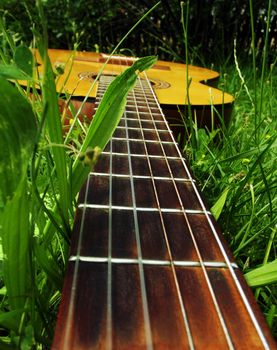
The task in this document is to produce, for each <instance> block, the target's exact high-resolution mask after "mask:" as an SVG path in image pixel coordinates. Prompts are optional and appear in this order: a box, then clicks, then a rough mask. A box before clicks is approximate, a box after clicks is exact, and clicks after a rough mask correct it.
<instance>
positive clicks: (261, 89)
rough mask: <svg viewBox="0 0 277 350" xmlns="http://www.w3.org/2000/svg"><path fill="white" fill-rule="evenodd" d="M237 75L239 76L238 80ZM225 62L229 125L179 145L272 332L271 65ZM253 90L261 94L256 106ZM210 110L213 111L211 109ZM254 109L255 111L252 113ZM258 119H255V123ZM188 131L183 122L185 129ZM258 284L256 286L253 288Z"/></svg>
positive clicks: (274, 124) (275, 279) (276, 207)
mask: <svg viewBox="0 0 277 350" xmlns="http://www.w3.org/2000/svg"><path fill="white" fill-rule="evenodd" d="M242 77H243V81H242ZM255 83H256V84H254V81H253V75H252V68H247V67H246V68H244V69H241V70H240V71H238V67H237V68H236V67H230V68H229V69H228V73H226V74H225V75H224V79H222V81H221V83H220V85H221V87H224V88H225V89H226V90H227V91H228V92H231V93H233V95H234V96H235V103H234V106H233V113H232V118H231V121H230V123H229V125H225V124H224V123H223V125H221V128H220V129H217V130H207V129H199V128H197V125H195V124H194V126H193V132H194V140H197V142H194V143H193V144H192V142H191V140H192V138H191V134H189V135H187V138H186V139H187V140H189V142H186V143H185V144H184V145H183V149H184V152H185V153H186V154H187V156H188V157H189V163H190V165H191V167H192V171H193V173H194V175H195V176H196V178H197V180H198V182H199V186H200V188H201V190H202V191H203V193H204V196H205V197H206V199H207V201H208V202H209V204H210V206H211V207H212V212H213V213H214V215H215V216H216V217H217V219H218V221H219V223H220V225H221V227H222V229H223V232H224V235H225V237H226V239H227V241H228V242H229V244H230V246H231V249H232V251H233V253H234V255H235V258H236V260H237V262H238V263H239V266H240V268H241V269H242V271H243V272H244V273H245V274H246V278H247V281H248V283H249V284H250V285H251V286H252V287H253V288H254V291H255V293H256V297H257V299H258V302H259V303H260V305H261V307H262V310H263V312H264V314H265V316H266V318H267V320H268V323H269V326H270V327H271V328H272V331H273V333H274V334H275V335H276V332H277V329H276V323H277V313H276V311H277V310H276V303H277V288H276V284H277V269H276V261H277V260H276V258H277V257H276V225H277V216H276V212H277V196H276V194H277V168H276V158H277V118H276V115H277V102H276V99H275V98H274V91H276V88H277V75H276V70H275V67H273V66H270V67H268V69H267V70H266V74H264V76H263V75H262V74H261V72H260V71H259V70H258V71H257V76H256V81H255ZM255 95H256V96H258V97H259V99H262V101H260V100H258V101H257V102H258V105H262V108H261V110H259V111H257V110H256V109H255V106H254V102H253V101H254V99H255ZM215 113H216V111H215ZM255 113H259V115H258V116H255ZM257 120H258V122H257ZM186 130H189V125H188V127H187V128H186ZM256 287H257V288H258V289H257V288H256Z"/></svg>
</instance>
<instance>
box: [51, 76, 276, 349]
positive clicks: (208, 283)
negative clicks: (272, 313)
mask: <svg viewBox="0 0 277 350" xmlns="http://www.w3.org/2000/svg"><path fill="white" fill-rule="evenodd" d="M105 85H106V83H105V81H104V82H103V89H100V93H99V95H100V96H99V97H98V99H101V95H102V93H101V92H102V91H103V90H104V88H105ZM144 94H145V95H148V96H147V103H148V104H151V108H150V109H149V110H148V112H147V111H146V110H145V109H144V108H143V107H141V108H137V104H138V103H140V104H144V105H145V102H146V101H143V99H144V98H143V95H144ZM135 111H136V112H135ZM275 348H276V346H275V343H274V340H273V338H272V337H271V335H270V332H269V330H268V328H267V326H266V324H265V321H264V319H263V316H262V315H261V312H260V311H259V309H258V307H257V305H256V303H255V300H254V298H253V295H252V293H251V291H250V290H249V288H248V287H247V285H246V283H245V281H244V280H243V277H242V275H241V273H240V271H239V269H238V267H237V265H236V264H235V261H234V258H233V256H232V254H231V252H230V251H229V248H228V247H227V245H226V243H225V241H224V239H223V237H222V234H221V232H220V230H219V229H218V227H217V224H216V223H215V221H214V219H213V218H212V216H211V214H210V213H209V211H208V210H207V209H206V207H205V206H204V203H203V200H202V199H201V197H200V196H199V193H198V191H197V188H196V186H195V182H194V180H193V178H192V177H191V175H190V174H189V171H188V169H187V166H186V164H185V162H184V160H183V159H182V158H181V156H180V152H179V151H178V148H177V146H176V144H175V143H174V139H173V138H172V136H171V133H170V131H169V129H168V126H167V124H166V122H165V120H164V118H163V116H162V114H161V112H160V110H159V107H158V105H157V103H156V101H155V98H154V95H153V94H152V92H151V89H149V88H148V87H147V84H146V85H145V84H144V83H143V92H142V91H141V86H140V84H138V86H137V88H136V89H135V92H134V93H132V94H131V95H130V97H129V99H128V104H127V110H126V112H125V113H124V116H123V118H122V120H121V122H120V125H119V127H118V128H117V130H116V131H115V134H114V135H113V138H112V140H111V142H110V143H109V144H108V145H107V147H106V149H105V151H104V152H103V155H102V158H101V160H100V161H99V163H98V164H97V166H96V168H95V169H94V173H92V174H91V175H90V177H89V179H88V183H87V184H85V186H84V187H83V189H82V191H81V192H80V195H79V206H78V209H77V212H76V219H75V225H74V231H73V236H72V246H71V253H70V261H69V265H68V271H67V274H66V278H65V283H64V288H63V296H62V302H61V306H60V310H59V316H58V321H57V328H56V333H55V339H54V343H53V347H52V349H53V350H81V349H82V350H83V349H86V350H87V349H126V350H127V349H128V350H129V349H139V350H140V349H148V350H149V349H159V350H160V349H161V350H162V349H203V350H206V349H211V350H214V349H217V350H221V349H222V350H223V349H224V350H225V349H245V350H246V349H247V350H248V349H257V350H258V349H275Z"/></svg>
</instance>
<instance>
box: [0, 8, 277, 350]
mask: <svg viewBox="0 0 277 350" xmlns="http://www.w3.org/2000/svg"><path fill="white" fill-rule="evenodd" d="M39 3H40V2H39ZM250 3H251V1H250ZM269 3H271V2H269ZM183 10H184V16H185V17H186V20H183V22H182V24H183V28H184V30H185V43H186V44H185V47H186V60H187V61H188V60H189V52H188V50H189V48H188V42H187V40H188V37H189V23H188V18H189V16H188V11H189V8H188V5H187V7H186V9H185V8H183ZM185 11H187V12H185ZM39 13H40V18H41V23H42V28H41V30H42V32H43V33H44V34H43V36H41V35H39V34H38V33H37V32H36V33H35V45H36V46H37V47H38V48H39V51H40V54H41V56H42V59H43V61H44V73H43V77H42V78H41V79H38V78H37V77H36V75H35V74H34V73H35V70H36V69H37V67H36V62H34V61H33V59H32V56H31V54H30V51H29V50H28V48H27V47H25V46H24V45H19V43H18V35H14V36H11V35H10V32H9V31H8V30H6V28H5V26H4V25H3V23H0V25H1V31H2V37H1V39H2V47H1V49H0V57H1V65H0V93H1V100H0V117H1V119H0V156H1V164H0V178H1V195H0V219H1V226H0V234H1V245H0V247H1V249H2V250H0V262H1V265H0V278H1V279H0V283H1V285H0V287H1V289H0V348H1V349H4V350H5V349H31V348H34V349H42V348H45V349H46V348H48V347H49V346H50V344H51V340H52V336H53V331H54V323H55V318H56V311H57V306H58V304H59V301H60V293H61V287H62V281H63V276H64V270H65V264H66V261H67V253H68V243H69V241H70V229H71V225H72V218H73V215H74V206H75V197H76V194H77V192H78V190H79V188H80V186H81V184H82V182H83V181H84V179H85V177H86V174H87V173H88V172H89V169H90V167H89V166H85V165H84V164H83V163H82V162H81V160H80V159H86V161H88V162H87V163H88V164H89V165H92V163H93V162H94V161H95V160H96V159H95V158H91V157H90V155H91V151H90V150H89V152H87V150H88V147H89V146H90V147H92V148H93V147H95V146H99V142H97V138H99V139H102V136H103V133H102V131H101V129H103V128H105V129H106V126H103V125H104V124H105V119H104V118H103V115H104V113H102V114H101V108H99V110H100V112H99V114H98V116H99V115H100V116H99V117H97V119H96V120H98V121H99V124H98V123H96V124H98V126H97V127H95V123H94V124H91V125H92V127H90V126H87V127H85V130H84V128H83V127H81V126H80V125H79V124H78V115H79V112H80V110H79V111H75V112H74V111H73V113H74V115H75V118H74V122H73V124H72V127H71V129H70V131H69V133H67V135H66V137H65V134H64V133H63V125H62V122H61V114H62V113H60V111H59V107H58V96H57V94H56V87H55V79H58V74H59V73H58V72H57V71H55V72H53V71H52V69H51V67H50V65H49V61H48V58H47V55H46V49H47V47H46V42H47V32H46V28H45V27H46V25H45V20H44V17H43V13H42V10H41V7H39ZM269 17H270V16H269ZM252 22H253V23H252V36H253V38H252V39H253V40H252V42H253V45H252V52H253V60H252V63H251V66H252V68H249V67H246V68H242V67H241V66H240V62H239V58H237V57H236V55H235V58H234V64H233V66H231V67H227V68H226V67H225V68H224V71H225V74H223V78H222V79H221V82H220V87H221V88H222V89H224V90H226V91H228V92H231V93H233V94H234V96H235V98H236V102H235V104H234V111H233V115H232V119H231V121H230V123H229V125H225V123H224V118H223V116H222V115H219V114H218V112H217V111H216V109H215V108H214V107H213V106H212V107H211V108H212V115H217V116H218V117H219V119H220V120H221V128H220V129H212V130H207V129H200V128H198V126H197V124H196V123H195V122H194V120H193V114H192V113H191V111H190V113H189V115H188V116H186V117H187V118H188V120H189V123H188V124H187V125H186V128H185V130H187V132H188V134H187V138H186V140H187V141H186V143H185V144H184V145H183V150H184V152H185V153H186V155H187V157H188V158H189V162H190V165H191V167H192V169H193V172H194V175H195V176H196V178H197V180H198V182H199V184H200V187H201V189H202V191H203V192H204V195H205V197H206V199H207V200H208V202H209V203H210V205H211V207H212V211H213V213H214V215H215V216H216V217H217V218H218V219H219V222H220V224H221V226H222V228H223V231H224V234H225V237H226V238H227V240H228V241H229V243H230V245H231V248H232V250H233V252H234V254H235V257H236V259H237V261H238V263H239V265H240V267H241V269H242V271H243V272H244V273H245V277H246V279H247V281H248V283H249V284H250V286H252V287H253V288H254V289H255V295H256V298H257V300H258V301H259V303H260V305H261V308H262V310H263V312H264V314H265V316H266V319H267V321H268V324H269V326H270V327H271V328H272V331H273V333H275V335H276V332H277V331H276V317H277V316H276V315H277V312H276V300H277V291H276V282H277V276H276V271H277V266H276V265H277V263H276V239H275V237H276V209H277V208H276V201H277V200H276V176H277V174H276V130H277V127H276V126H277V125H276V123H277V120H276V119H277V118H276V114H277V106H276V98H274V91H276V88H277V86H276V85H277V81H276V79H277V77H276V69H275V64H276V62H273V63H272V65H271V66H268V65H267V62H268V61H267V52H266V49H265V50H264V59H263V63H262V65H261V68H260V67H257V66H258V65H257V63H256V59H255V57H256V55H255V38H254V34H253V32H254V31H253V26H254V21H252ZM267 32H268V31H267ZM266 41H267V40H266V38H265V42H266ZM35 45H34V44H33V46H35ZM230 61H231V60H230V59H229V62H230ZM152 62H153V60H152V59H150V60H148V61H142V63H141V64H142V65H143V68H146V67H147V66H148V64H151V63H152ZM140 68H141V67H140ZM141 69H142V68H141ZM130 77H131V80H132V81H133V78H134V75H133V74H131V75H130ZM7 78H13V79H15V80H17V79H28V85H27V88H26V89H22V88H21V87H20V86H19V84H16V85H15V86H12V85H11V84H10V83H8V82H7ZM122 80H123V82H121V83H122V84H123V85H120V87H119V88H116V89H114V91H113V92H110V96H108V97H107V98H110V99H114V98H115V97H116V93H122V96H121V100H122V105H121V107H120V108H123V105H124V98H125V97H124V96H125V95H126V93H127V91H125V92H124V93H123V92H122V91H123V88H122V86H124V85H125V83H126V76H125V78H123V79H122ZM121 83H120V82H117V83H116V84H121ZM187 84H189V81H187ZM131 86H132V83H130V84H129V85H128V89H129V88H131ZM115 90H116V91H117V92H115ZM67 102H68V103H69V104H70V96H69V97H68V100H67ZM104 105H105V104H104ZM104 105H103V106H104ZM120 108H119V109H120ZM103 109H104V107H103ZM119 109H118V110H110V111H107V113H111V114H113V115H114V116H115V117H116V119H117V118H118V117H119V114H120V113H119V112H120V111H119ZM115 125H116V120H114V125H113V127H112V128H114V127H115ZM111 132H112V129H111V130H110V131H109V132H108V135H107V136H106V138H105V140H104V141H103V144H102V145H101V148H102V147H103V146H104V143H105V142H107V140H108V138H109V135H110V134H111ZM80 135H81V137H80ZM94 151H95V148H94ZM80 154H81V155H82V157H81V158H80V157H79V155H80ZM93 154H94V157H96V158H97V152H96V153H95V152H94V153H93ZM15 218H16V220H15Z"/></svg>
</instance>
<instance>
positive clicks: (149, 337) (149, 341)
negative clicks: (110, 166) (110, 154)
mask: <svg viewBox="0 0 277 350" xmlns="http://www.w3.org/2000/svg"><path fill="white" fill-rule="evenodd" d="M124 114H125V112H124ZM125 126H126V135H127V139H128V137H129V133H128V128H127V120H125ZM127 149H128V162H129V171H130V185H131V195H132V202H133V215H134V225H135V236H136V244H137V253H138V260H139V264H138V267H139V276H140V285H141V297H142V306H143V317H144V329H145V337H146V346H147V349H148V350H153V340H152V334H151V326H150V316H149V308H148V301H147V294H146V285H145V277H144V269H143V265H142V262H141V260H142V254H141V243H140V236H139V226H138V216H137V211H136V198H135V187H134V180H133V178H132V176H133V169H132V161H131V156H130V144H129V142H127Z"/></svg>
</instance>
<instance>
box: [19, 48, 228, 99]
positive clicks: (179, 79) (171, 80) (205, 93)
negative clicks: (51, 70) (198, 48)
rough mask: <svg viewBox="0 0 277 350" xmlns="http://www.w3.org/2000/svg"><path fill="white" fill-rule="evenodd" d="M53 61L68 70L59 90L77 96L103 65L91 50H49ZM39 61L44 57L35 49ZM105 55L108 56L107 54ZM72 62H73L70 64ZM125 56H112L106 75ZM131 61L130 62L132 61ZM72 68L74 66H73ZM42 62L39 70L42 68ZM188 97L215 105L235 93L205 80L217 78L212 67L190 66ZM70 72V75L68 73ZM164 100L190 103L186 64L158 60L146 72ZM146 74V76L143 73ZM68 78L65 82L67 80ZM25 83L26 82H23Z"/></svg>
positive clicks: (121, 65) (114, 71)
mask: <svg viewBox="0 0 277 350" xmlns="http://www.w3.org/2000/svg"><path fill="white" fill-rule="evenodd" d="M48 53H49V57H50V60H51V62H52V65H53V66H54V67H55V66H61V65H62V66H64V67H65V73H64V74H63V75H62V76H61V77H60V78H59V81H58V85H57V89H58V91H60V90H61V91H66V92H67V93H73V94H74V95H75V96H86V94H87V92H88V91H89V89H90V87H91V83H92V82H93V81H94V78H95V77H96V75H97V73H98V71H99V70H100V69H101V67H102V65H103V61H104V60H105V59H106V58H105V59H103V55H102V54H97V53H92V52H73V51H65V50H54V49H50V50H48ZM36 57H37V60H38V62H39V63H41V64H42V61H41V59H40V57H39V55H38V53H37V52H36ZM105 57H106V56H105ZM71 63H72V64H73V65H72V67H71ZM125 63H126V60H125V58H124V57H122V59H121V62H120V59H117V60H115V59H111V61H110V62H109V63H108V64H107V66H106V67H105V70H104V74H106V75H114V74H120V73H121V72H122V70H123V69H126V68H127V67H126V64H125ZM130 63H131V62H128V64H130ZM71 68H72V69H71ZM42 69H43V68H42V66H40V67H39V71H40V72H41V71H42ZM188 71H189V78H191V79H192V80H191V82H190V85H189V98H190V103H191V104H192V105H193V106H209V105H210V104H211V103H212V104H214V105H216V106H221V105H222V104H230V103H232V102H233V100H234V99H233V97H232V96H231V95H230V94H228V93H227V92H224V93H223V92H222V91H220V90H218V89H216V88H214V87H210V86H207V85H206V84H205V83H206V82H208V81H209V82H212V81H213V80H215V79H217V78H218V73H217V72H214V71H212V70H210V69H206V68H201V67H195V66H189V67H188ZM69 72H70V76H69V77H68V76H67V73H69ZM147 75H148V77H149V79H150V80H151V83H152V84H153V87H154V89H155V92H156V94H157V97H158V100H159V102H160V103H161V104H171V105H177V104H178V105H186V104H188V99H187V92H186V65H185V64H181V63H174V62H165V61H158V62H157V64H156V65H155V66H154V67H153V68H152V69H150V70H149V71H148V72H147ZM142 77H143V76H142ZM65 82H66V84H65ZM22 83H23V84H24V82H22ZM64 84H65V86H64ZM96 92H97V85H96V86H95V87H94V89H93V90H92V91H91V94H90V97H95V96H96Z"/></svg>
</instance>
